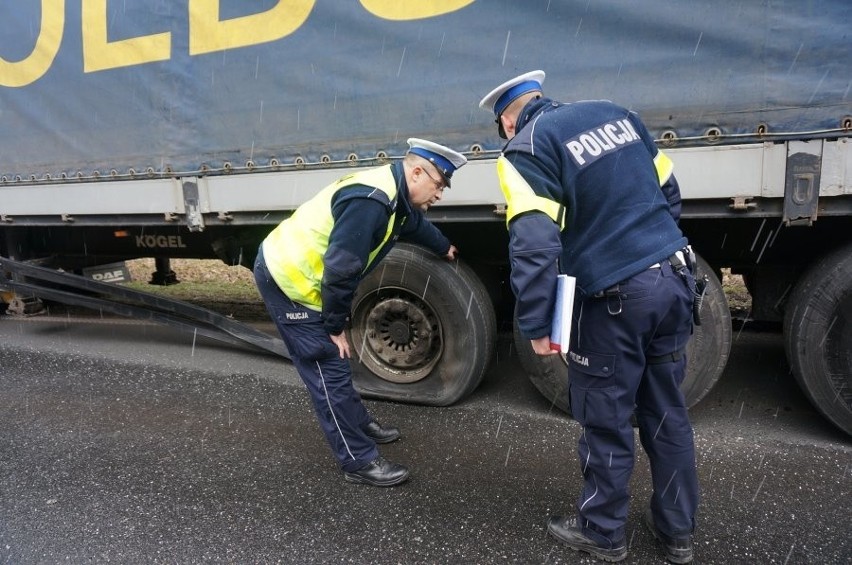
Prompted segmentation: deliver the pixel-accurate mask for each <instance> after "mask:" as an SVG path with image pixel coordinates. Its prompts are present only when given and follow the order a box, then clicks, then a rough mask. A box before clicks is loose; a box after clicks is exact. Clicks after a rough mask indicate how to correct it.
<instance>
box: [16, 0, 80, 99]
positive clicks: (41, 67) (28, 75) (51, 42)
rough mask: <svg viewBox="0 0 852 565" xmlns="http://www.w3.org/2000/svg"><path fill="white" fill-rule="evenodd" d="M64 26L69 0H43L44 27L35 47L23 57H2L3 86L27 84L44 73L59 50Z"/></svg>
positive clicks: (42, 17) (42, 23)
mask: <svg viewBox="0 0 852 565" xmlns="http://www.w3.org/2000/svg"><path fill="white" fill-rule="evenodd" d="M64 30H65V0H41V28H40V30H39V34H38V38H37V39H36V42H35V47H34V48H33V50H32V52H31V53H30V54H29V55H28V56H27V57H25V58H24V59H21V60H20V61H7V60H6V59H4V58H3V57H0V86H11V87H20V86H26V85H28V84H30V83H33V82H35V81H37V80H38V79H40V78H41V77H42V76H44V73H46V72H47V70H48V69H49V68H50V66H51V65H52V64H53V60H54V59H55V58H56V54H57V53H58V52H59V45H60V44H61V43H62V35H63V32H64Z"/></svg>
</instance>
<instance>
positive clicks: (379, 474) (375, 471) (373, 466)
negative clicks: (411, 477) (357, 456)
mask: <svg viewBox="0 0 852 565" xmlns="http://www.w3.org/2000/svg"><path fill="white" fill-rule="evenodd" d="M343 477H344V478H345V479H346V480H347V481H349V482H350V483H360V484H364V485H370V486H374V487H392V486H394V485H398V484H400V483H404V482H405V481H406V480H407V479H408V467H405V466H403V465H400V464H398V463H391V462H390V461H387V460H386V459H385V458H384V457H377V458H376V459H374V460H373V461H371V462H370V463H368V464H367V465H365V466H363V467H361V468H360V469H358V470H357V471H349V472H344V473H343Z"/></svg>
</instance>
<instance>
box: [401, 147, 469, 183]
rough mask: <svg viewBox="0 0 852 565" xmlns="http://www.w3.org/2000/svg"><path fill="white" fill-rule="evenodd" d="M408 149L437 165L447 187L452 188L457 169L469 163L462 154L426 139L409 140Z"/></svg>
mask: <svg viewBox="0 0 852 565" xmlns="http://www.w3.org/2000/svg"><path fill="white" fill-rule="evenodd" d="M408 147H409V148H408V152H409V153H414V154H415V155H419V156H420V157H423V158H424V159H426V160H427V161H429V162H430V163H432V164H433V165H435V168H436V169H438V172H439V173H441V176H442V177H444V182H445V183H446V185H447V186H450V179H452V178H453V173H454V172H456V169H458V168H459V167H461V166H462V165H464V164H465V163H467V158H466V157H465V156H464V155H462V154H461V153H458V152H456V151H453V150H452V149H450V148H449V147H444V146H443V145H438V144H437V143H432V142H431V141H426V140H425V139H418V138H416V137H411V138H409V139H408Z"/></svg>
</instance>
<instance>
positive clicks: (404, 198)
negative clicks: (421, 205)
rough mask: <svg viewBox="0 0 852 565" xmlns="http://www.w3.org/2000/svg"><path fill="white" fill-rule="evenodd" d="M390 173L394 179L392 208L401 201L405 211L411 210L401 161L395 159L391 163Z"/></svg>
mask: <svg viewBox="0 0 852 565" xmlns="http://www.w3.org/2000/svg"><path fill="white" fill-rule="evenodd" d="M391 174H393V179H394V180H395V181H396V198H395V204H394V209H396V208H397V207H398V206H399V204H400V203H402V206H403V210H405V213H408V212H410V211H411V205H410V204H409V202H408V183H407V182H406V181H405V168H404V167H403V165H402V161H396V162H395V163H393V165H391Z"/></svg>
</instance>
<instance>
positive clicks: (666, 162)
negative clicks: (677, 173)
mask: <svg viewBox="0 0 852 565" xmlns="http://www.w3.org/2000/svg"><path fill="white" fill-rule="evenodd" d="M654 167H655V168H656V169H657V178H658V179H659V181H660V186H663V185H664V184H666V181H668V180H669V179H670V178H671V176H672V171H674V163H672V160H671V159H669V156H668V155H666V154H665V153H663V152H662V151H657V156H656V157H654Z"/></svg>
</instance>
